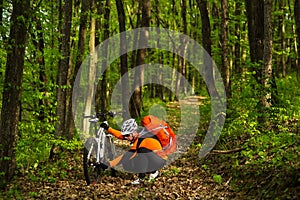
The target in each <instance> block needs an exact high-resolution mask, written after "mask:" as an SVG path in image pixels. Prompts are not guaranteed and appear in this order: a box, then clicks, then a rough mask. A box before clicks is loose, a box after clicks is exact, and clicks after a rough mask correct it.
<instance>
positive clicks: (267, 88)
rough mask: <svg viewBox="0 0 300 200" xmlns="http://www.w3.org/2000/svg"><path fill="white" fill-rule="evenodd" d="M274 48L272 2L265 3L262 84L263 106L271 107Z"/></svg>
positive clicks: (266, 1) (268, 0)
mask: <svg viewBox="0 0 300 200" xmlns="http://www.w3.org/2000/svg"><path fill="white" fill-rule="evenodd" d="M272 46H273V28H272V0H265V1H264V55H263V56H264V57H263V58H264V65H263V71H262V74H263V76H262V83H263V87H264V95H263V96H262V99H261V101H262V105H263V106H264V107H270V106H271V98H272V95H271V94H272V91H271V88H272V87H271V86H272V85H271V84H270V81H271V79H272Z"/></svg>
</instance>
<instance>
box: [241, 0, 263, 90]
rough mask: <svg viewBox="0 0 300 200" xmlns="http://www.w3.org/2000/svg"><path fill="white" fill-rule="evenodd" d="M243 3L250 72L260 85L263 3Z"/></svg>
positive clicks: (254, 1) (246, 0) (258, 1)
mask: <svg viewBox="0 0 300 200" xmlns="http://www.w3.org/2000/svg"><path fill="white" fill-rule="evenodd" d="M245 3H246V13H247V20H248V37H249V45H250V58H251V67H250V71H251V72H255V73H254V78H255V80H256V81H257V83H259V84H260V83H261V75H262V70H261V69H262V67H261V63H262V61H263V55H264V7H263V4H264V2H263V1H260V0H245Z"/></svg>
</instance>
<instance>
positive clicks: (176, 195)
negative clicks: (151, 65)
mask: <svg viewBox="0 0 300 200" xmlns="http://www.w3.org/2000/svg"><path fill="white" fill-rule="evenodd" d="M200 141H201V138H197V137H196V138H195V141H194V143H195V144H197V143H199V142H200ZM227 146H232V147H235V146H236V144H234V142H233V141H232V144H227ZM199 148H200V147H198V146H197V145H193V144H192V145H191V146H190V148H189V150H188V151H187V152H186V153H185V154H184V155H183V156H182V157H180V158H179V159H177V160H176V161H174V162H173V163H171V164H170V165H167V166H165V167H164V168H163V169H162V170H161V171H160V176H159V177H157V178H156V180H155V181H154V182H151V183H150V182H147V181H145V183H144V184H143V185H130V186H126V184H127V183H129V182H131V181H132V180H134V179H135V178H136V175H135V174H130V173H125V172H117V174H116V176H115V177H113V176H111V175H110V170H107V172H106V173H105V174H104V175H103V176H102V177H101V179H100V180H99V182H98V183H97V184H93V185H89V186H87V185H86V182H85V180H84V174H83V167H82V160H83V157H82V152H83V151H82V149H77V150H73V151H71V150H64V151H59V153H58V154H56V155H55V156H54V158H53V159H52V160H48V161H46V162H43V163H40V164H39V165H37V166H33V167H31V168H29V169H28V170H27V171H25V172H22V173H19V174H18V175H17V176H16V178H15V180H13V181H12V182H11V183H10V184H9V186H8V187H7V189H6V190H5V191H2V192H0V199H130V200H132V199H300V184H299V180H300V170H299V168H296V169H295V170H291V171H289V170H285V169H279V170H278V169H276V170H272V168H268V167H266V166H263V165H261V166H251V165H247V164H246V162H245V160H244V158H243V157H242V156H240V155H241V151H240V150H237V151H225V152H224V151H212V152H211V153H209V154H208V155H207V156H206V157H205V158H203V159H200V158H199V155H198V154H199ZM217 148H219V149H220V146H218V144H217V146H216V149H217ZM239 156H240V157H239ZM236 162H239V164H238V165H237V164H236ZM258 171H259V172H260V173H258Z"/></svg>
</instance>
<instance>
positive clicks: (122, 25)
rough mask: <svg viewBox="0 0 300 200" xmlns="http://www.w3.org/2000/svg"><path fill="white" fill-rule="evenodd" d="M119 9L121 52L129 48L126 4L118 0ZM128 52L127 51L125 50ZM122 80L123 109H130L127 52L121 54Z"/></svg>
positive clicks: (124, 116)
mask: <svg viewBox="0 0 300 200" xmlns="http://www.w3.org/2000/svg"><path fill="white" fill-rule="evenodd" d="M116 5H117V10H118V21H119V30H120V33H121V34H120V52H121V51H124V50H126V49H127V41H126V33H125V31H126V16H125V11H124V6H123V2H122V1H118V0H117V1H116ZM125 52H126V51H125ZM120 59H121V77H122V79H121V81H122V109H123V110H128V103H129V82H128V74H127V72H128V64H127V60H128V55H127V53H125V54H123V55H121V58H120ZM128 115H129V113H128V112H124V113H123V118H124V119H126V118H128V117H129V116H128Z"/></svg>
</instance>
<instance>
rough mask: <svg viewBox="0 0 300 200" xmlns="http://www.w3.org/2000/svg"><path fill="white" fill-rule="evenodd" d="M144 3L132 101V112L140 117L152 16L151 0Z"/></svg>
mask: <svg viewBox="0 0 300 200" xmlns="http://www.w3.org/2000/svg"><path fill="white" fill-rule="evenodd" d="M140 3H141V5H142V22H141V27H143V28H142V29H141V31H140V37H139V39H138V40H139V48H138V51H137V60H136V65H135V66H137V68H136V70H135V77H134V93H133V95H132V99H131V103H130V113H131V114H132V116H133V117H134V118H137V117H140V115H141V108H142V105H143V102H142V87H141V86H142V85H143V82H144V81H143V78H144V69H143V67H142V65H143V64H145V58H146V49H145V47H146V46H147V40H148V37H149V30H148V28H147V27H149V26H150V16H151V3H150V0H140Z"/></svg>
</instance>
